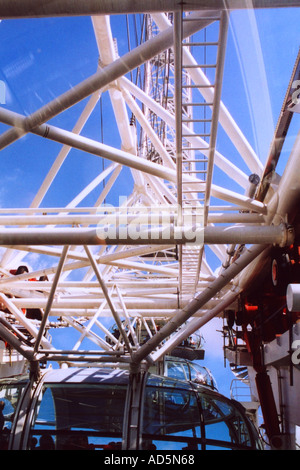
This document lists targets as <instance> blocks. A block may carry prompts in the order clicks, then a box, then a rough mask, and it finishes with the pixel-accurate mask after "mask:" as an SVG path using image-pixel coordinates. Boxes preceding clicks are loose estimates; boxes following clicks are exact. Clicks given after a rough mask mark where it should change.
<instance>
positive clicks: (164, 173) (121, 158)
mask: <svg viewBox="0 0 300 470" xmlns="http://www.w3.org/2000/svg"><path fill="white" fill-rule="evenodd" d="M23 119H24V117H23V116H21V115H19V114H17V113H12V112H10V111H8V110H5V109H3V108H0V121H2V122H5V123H7V124H11V123H12V122H13V120H15V123H16V125H19V126H20V125H21V124H20V122H21V121H22V120H23ZM32 132H33V133H35V134H38V135H43V136H45V137H46V138H48V139H49V138H50V139H52V140H55V141H56V142H60V143H62V144H67V145H70V146H72V147H74V148H77V149H79V150H83V151H84V152H88V153H91V154H93V155H99V156H100V157H103V158H107V159H109V160H112V161H115V162H117V163H120V164H121V165H126V166H129V167H130V168H135V169H137V170H140V171H143V172H146V173H148V174H150V175H153V176H158V177H159V178H164V179H166V180H168V181H171V182H174V183H176V180H177V175H176V171H175V170H173V169H171V168H166V167H163V166H162V165H159V164H157V163H153V162H151V161H148V160H145V159H141V158H138V157H136V156H134V155H131V154H129V153H127V152H124V151H122V150H117V149H113V148H111V147H109V146H108V145H104V144H100V143H99V142H96V141H94V140H92V139H88V138H86V137H82V136H78V135H76V134H73V133H72V132H68V131H65V130H62V129H58V128H57V127H54V126H49V125H46V124H43V125H41V126H39V127H37V128H35V129H34V130H32ZM45 133H46V135H45ZM184 180H185V181H189V182H190V186H191V187H192V185H195V184H196V185H197V190H198V191H199V190H200V189H201V181H200V180H195V178H191V177H189V176H188V175H184ZM211 195H212V196H214V197H217V198H220V199H223V200H225V201H228V202H231V203H233V204H237V205H238V206H241V207H244V208H245V209H248V210H252V211H255V212H259V213H264V214H265V213H266V211H267V209H266V206H265V205H264V204H263V203H261V202H260V201H256V200H252V199H250V198H249V197H246V196H243V195H241V194H238V193H235V192H233V191H230V190H227V189H224V188H222V187H220V186H217V185H215V184H213V185H212V187H211Z"/></svg>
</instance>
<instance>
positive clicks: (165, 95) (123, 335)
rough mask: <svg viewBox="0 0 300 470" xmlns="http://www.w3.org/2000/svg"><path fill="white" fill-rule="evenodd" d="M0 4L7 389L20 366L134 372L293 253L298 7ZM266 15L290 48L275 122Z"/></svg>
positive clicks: (0, 331) (0, 235) (0, 332)
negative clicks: (264, 38)
mask: <svg viewBox="0 0 300 470" xmlns="http://www.w3.org/2000/svg"><path fill="white" fill-rule="evenodd" d="M2 3H3V5H2V6H0V17H1V18H2V21H1V23H0V34H1V37H5V35H7V37H8V38H9V37H10V35H13V33H12V32H11V31H12V30H13V29H14V28H16V29H15V30H16V31H18V33H17V34H16V43H15V44H14V45H13V46H12V53H10V54H7V59H6V60H4V59H3V66H2V69H1V73H2V76H1V77H2V78H1V77H0V78H1V84H2V85H3V87H2V90H4V92H5V93H4V94H2V100H1V103H2V105H1V108H0V121H1V135H0V148H1V150H2V155H3V159H2V177H3V181H4V184H5V183H7V184H6V186H4V188H5V189H4V190H3V200H4V198H5V201H6V202H5V203H3V204H2V207H1V208H0V224H1V230H0V244H1V246H2V250H1V262H0V274H1V278H0V301H1V318H0V336H1V338H2V339H3V344H4V343H5V344H6V346H5V347H3V349H2V356H1V357H2V362H1V367H2V375H3V376H5V375H10V374H11V372H12V370H14V371H15V372H14V373H18V367H19V366H20V367H23V365H24V364H23V360H24V361H26V364H27V363H29V364H30V366H31V370H32V371H34V372H36V371H37V369H38V365H39V364H45V363H48V362H56V363H58V364H59V365H61V364H63V363H66V364H68V365H70V366H72V365H87V366H89V365H92V364H94V365H95V364H98V365H99V364H100V365H109V366H113V367H126V368H127V367H128V368H129V369H130V370H131V371H137V370H139V369H140V367H141V366H142V367H146V368H147V367H148V366H149V365H150V364H153V363H158V362H159V361H160V360H162V359H163V358H164V356H165V355H166V354H170V353H171V352H172V351H173V350H174V349H175V348H176V347H178V346H180V345H182V343H183V342H184V341H186V340H187V339H188V338H190V337H192V336H193V335H194V334H199V332H200V333H201V327H202V326H203V325H205V324H206V323H208V322H209V321H210V320H211V319H212V318H214V317H217V316H223V314H224V312H225V317H226V315H227V317H228V312H235V313H236V312H237V311H240V310H239V308H238V306H239V303H240V302H241V299H243V295H244V294H245V293H247V292H248V289H249V286H252V282H253V279H255V278H256V277H258V274H260V273H261V272H262V266H263V267H265V260H266V259H269V256H270V252H271V251H272V252H273V251H274V250H275V251H276V250H277V251H278V252H280V253H282V252H284V253H285V252H286V249H287V247H290V246H291V245H294V246H295V245H297V241H298V233H297V227H298V225H297V224H296V223H295V222H297V211H296V210H295V206H296V205H297V203H298V199H299V191H300V183H299V177H298V176H297V175H298V174H297V171H296V169H297V168H298V165H299V161H298V160H299V158H300V155H299V139H298V137H297V135H296V131H295V129H296V128H297V123H299V120H298V121H297V119H298V114H297V112H298V94H297V87H298V81H299V79H300V73H299V57H298V56H297V55H298V50H297V48H296V47H297V46H295V42H293V35H294V34H295V35H296V32H294V31H293V30H292V28H289V29H288V28H287V25H286V23H285V18H287V17H288V18H291V15H292V13H293V14H294V17H295V18H297V17H298V19H299V8H297V5H296V4H297V2H284V5H278V6H279V8H277V9H276V11H275V10H273V9H269V8H267V7H268V5H266V2H256V3H257V10H252V9H250V10H249V9H247V8H245V5H244V4H243V2H237V6H236V8H233V9H230V10H226V9H224V7H223V6H222V5H223V4H222V5H219V6H217V7H216V8H215V10H210V9H209V8H208V7H207V6H204V7H203V8H202V7H201V6H199V5H197V2H191V4H190V7H189V8H190V10H188V9H185V8H184V9H183V8H182V7H179V6H178V5H177V2H166V7H165V8H166V10H165V11H160V10H159V7H158V6H157V5H156V2H152V3H151V2H149V5H148V2H147V1H146V2H145V6H143V8H144V10H142V11H138V12H136V11H132V9H131V8H132V7H130V5H127V4H126V6H124V4H123V6H122V5H121V3H120V2H117V1H113V2H110V3H111V6H110V7H109V8H108V7H107V6H106V5H102V6H101V5H99V6H98V7H97V10H95V9H93V8H94V6H93V5H91V3H92V2H85V3H84V5H83V2H82V3H81V4H80V2H79V3H78V2H77V3H78V4H76V6H75V5H73V7H72V6H70V5H69V4H68V3H69V2H61V6H60V8H59V11H58V7H57V8H56V7H55V5H53V4H49V5H47V6H43V7H32V6H31V5H30V2H27V1H23V2H22V3H20V2H14V5H13V6H12V5H10V4H9V2H2ZM18 3H20V5H17V4H18ZM217 3H218V2H217ZM276 6H277V5H276ZM282 6H286V8H281V7H282ZM124 8H125V10H124ZM282 12H283V13H282ZM291 12H292V13H291ZM256 14H258V20H256V16H255V15H256ZM271 14H272V16H270V18H272V21H276V24H277V25H279V28H283V30H284V31H285V32H286V34H287V42H288V44H289V45H290V44H292V43H293V44H294V46H293V47H292V48H291V49H290V50H291V52H290V53H289V54H288V57H286V56H285V55H284V54H285V49H280V50H278V54H279V56H278V57H279V58H278V61H279V63H280V69H282V68H283V69H285V70H286V73H285V74H284V78H283V79H282V81H281V82H280V83H279V84H278V87H280V93H279V95H280V98H276V99H277V101H275V104H274V109H275V111H274V110H272V109H271V107H270V103H271V101H272V98H273V95H272V93H273V91H272V90H273V89H274V83H271V84H270V83H268V79H267V78H266V69H265V68H264V62H263V54H262V50H261V44H260V33H261V29H260V28H262V27H263V26H262V25H263V24H264V21H265V22H266V21H268V18H269V16H268V15H271ZM276 15H277V16H276ZM280 15H282V16H280ZM274 18H275V20H274ZM281 18H282V19H281ZM270 21H271V20H270ZM238 24H243V25H244V26H245V28H249V31H250V32H251V35H252V36H251V41H252V42H250V44H251V47H250V49H249V48H248V49H247V44H246V41H245V35H244V33H245V31H246V29H245V30H243V31H242V28H241V29H239V28H238ZM60 25H63V26H64V29H63V30H62V29H60ZM132 26H133V29H131V28H132ZM132 31H133V32H132ZM74 32H76V33H78V34H79V32H80V35H79V36H78V37H77V39H76V40H75V39H74ZM56 35H57V36H56ZM25 37H27V38H29V39H30V41H28V45H26V44H25V42H24V38H25ZM8 40H9V39H8ZM8 40H7V42H5V43H4V44H5V47H6V48H7V50H9V44H8ZM39 41H40V43H39ZM51 41H54V45H55V46H54V47H53V49H52V50H54V49H55V54H52V53H51V54H49V55H48V50H49V49H48V46H49V44H50V43H51ZM29 42H30V45H29ZM20 43H22V44H23V49H22V50H21V51H20V53H17V52H16V51H17V50H18V49H17V44H20ZM31 43H32V44H33V45H31ZM39 44H40V45H39ZM69 48H70V49H69ZM243 48H244V50H243ZM245 50H247V53H248V55H249V58H250V62H251V63H250V65H249V64H247V63H246V57H245V56H244V55H243V53H244V52H245ZM69 51H71V53H70V52H69ZM231 61H232V62H231ZM239 62H240V64H241V67H242V72H245V76H244V77H243V76H242V75H240V76H239V78H237V76H236V75H235V70H236V68H237V66H238V65H240V64H239ZM54 64H56V67H54ZM256 67H257V68H256ZM255 68H256V71H257V74H256V75H257V76H256V80H258V81H259V83H260V84H261V87H260V90H258V91H257V90H256V91H257V93H258V94H259V96H257V100H258V101H259V103H258V104H257V103H256V105H257V107H256V108H255V105H253V108H251V106H252V104H251V106H250V110H248V109H247V108H248V103H249V102H251V98H252V97H253V94H252V92H253V88H252V89H251V86H253V83H257V81H256V82H255V81H254V82H252V83H250V84H248V82H247V79H248V78H249V77H248V75H247V74H248V72H249V71H251V70H252V72H253V70H254V69H255ZM250 75H252V78H253V75H255V74H253V73H252V74H250ZM21 83H22V84H23V86H21ZM269 85H270V86H271V85H273V88H272V90H271V89H269ZM245 90H246V91H245ZM286 90H287V91H286ZM277 91H278V90H277ZM260 92H261V93H262V94H261V95H260ZM269 93H270V94H269ZM247 94H248V95H247ZM261 96H262V97H263V100H264V101H263V102H261V101H260V99H261ZM284 96H285V101H284V105H283V107H282V108H281V111H280V108H278V103H279V101H280V103H282V99H283V98H284ZM268 99H270V101H268ZM231 100H232V101H231ZM237 102H238V104H237ZM266 103H267V105H266ZM268 106H269V107H268ZM272 106H273V103H272ZM262 109H263V117H262V118H261V113H262ZM231 110H232V111H231ZM273 112H274V113H276V119H277V118H278V116H279V118H278V124H277V127H276V128H275V126H274V129H273V128H272V126H271V125H270V126H268V124H269V122H271V121H272V122H273V115H272V113H273ZM256 119H258V121H259V124H258V125H257V127H256ZM239 120H241V125H240V123H239ZM253 123H254V126H253V129H252V128H251V126H252V124H253ZM262 123H263V124H264V126H263V129H260V127H259V126H260V124H262ZM270 129H271V131H270ZM255 132H256V134H255ZM260 132H261V133H262V134H263V136H264V142H263V146H260V143H261V142H260V138H261V134H260ZM288 132H290V133H291V135H289V134H288ZM287 135H288V136H289V137H290V140H288V144H289V145H290V142H291V139H292V138H293V148H290V147H288V148H287V150H285V147H284V145H285V143H286V141H287V139H286V136H287ZM274 136H275V137H274ZM273 137H274V140H273V141H272V139H273ZM272 142H273V143H272ZM270 145H271V150H269V149H270ZM255 147H257V148H255ZM262 148H263V150H262ZM284 152H285V153H284ZM281 153H284V155H283V160H284V162H283V167H282V172H281V173H280V175H283V176H281V179H280V176H279V174H277V169H278V166H279V162H281V160H279V156H280V154H281ZM278 171H281V170H278ZM9 181H12V182H13V183H14V186H11V187H10V186H9ZM291 188H293V190H292V191H291ZM7 201H9V202H7ZM278 201H280V202H278ZM297 263H298V261H297ZM20 266H25V267H27V271H26V270H25V272H22V273H20V272H19V271H17V269H18V268H19V267H20ZM23 271H24V270H23ZM28 281H29V282H28ZM293 282H296V281H295V279H294V280H293ZM235 313H233V315H235ZM227 317H226V318H227ZM112 325H114V326H115V330H113V329H112ZM243 325H244V326H245V325H246V323H245V324H243V323H241V327H243ZM229 330H230V335H232V328H229ZM230 335H229V339H230V340H231V339H232V337H231V336H230ZM244 339H245V338H244ZM232 344H236V342H235V343H234V341H233V343H232ZM229 349H230V348H229ZM235 353H236V351H235ZM14 360H15V362H14ZM231 362H233V361H232V360H231ZM12 364H15V369H12ZM238 365H239V364H237V366H238Z"/></svg>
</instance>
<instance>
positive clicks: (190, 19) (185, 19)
mask: <svg viewBox="0 0 300 470" xmlns="http://www.w3.org/2000/svg"><path fill="white" fill-rule="evenodd" d="M207 20H215V21H220V18H219V17H216V16H206V17H205V18H200V17H199V16H198V17H195V16H194V17H193V18H190V17H188V16H184V17H183V18H182V21H207Z"/></svg>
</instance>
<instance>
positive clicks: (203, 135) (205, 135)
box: [182, 133, 210, 137]
mask: <svg viewBox="0 0 300 470" xmlns="http://www.w3.org/2000/svg"><path fill="white" fill-rule="evenodd" d="M190 136H191V134H182V137H190ZM192 137H210V133H209V134H193V135H192Z"/></svg>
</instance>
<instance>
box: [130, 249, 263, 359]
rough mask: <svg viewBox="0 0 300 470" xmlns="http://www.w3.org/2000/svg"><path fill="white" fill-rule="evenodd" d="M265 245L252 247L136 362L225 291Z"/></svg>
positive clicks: (149, 343) (150, 343)
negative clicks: (222, 290)
mask: <svg viewBox="0 0 300 470" xmlns="http://www.w3.org/2000/svg"><path fill="white" fill-rule="evenodd" d="M265 249H266V246H265V245H258V246H256V247H251V248H249V249H247V251H245V253H244V254H243V255H242V256H241V257H240V258H238V259H237V260H236V261H234V262H233V263H232V264H231V265H230V266H229V267H228V268H227V270H225V271H224V272H223V273H222V274H221V275H220V276H219V277H218V278H217V279H216V280H215V281H214V282H212V283H211V285H210V287H208V288H207V289H205V290H204V291H203V292H201V293H200V294H199V295H197V296H196V297H195V298H194V299H193V300H191V301H190V302H189V304H188V305H187V306H186V307H185V308H184V309H182V310H181V311H180V312H179V313H178V314H177V315H175V316H174V318H172V319H171V320H170V321H169V322H168V323H167V324H166V325H165V326H163V327H162V328H161V330H159V331H158V333H156V335H155V336H153V337H152V338H151V339H150V340H148V341H147V343H145V344H144V345H143V346H141V347H140V349H139V350H138V351H137V352H135V353H134V354H133V356H132V359H133V361H134V362H137V363H139V362H140V361H142V360H143V359H145V358H146V357H147V356H148V355H149V354H150V353H151V352H153V351H154V349H155V348H156V347H157V346H158V345H159V344H160V343H161V342H162V341H163V340H164V339H166V338H167V337H168V336H170V335H171V334H172V333H174V332H175V331H176V330H177V329H178V328H179V327H180V326H181V325H183V323H185V322H186V321H187V320H188V319H189V318H190V317H192V315H193V314H194V313H195V312H197V311H198V310H199V309H200V308H202V307H203V306H204V305H205V304H206V303H207V302H208V301H209V300H210V299H211V298H212V297H213V296H214V295H216V294H217V293H218V292H219V291H220V290H221V289H223V288H224V287H225V286H226V285H227V284H228V283H229V282H230V281H231V280H232V279H233V278H234V277H235V276H237V275H238V274H239V273H240V272H241V271H242V270H243V269H244V268H245V267H246V266H248V264H250V263H251V262H252V261H253V260H254V259H255V258H257V257H258V256H259V255H260V254H261V253H262V252H263V251H264V250H265Z"/></svg>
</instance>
